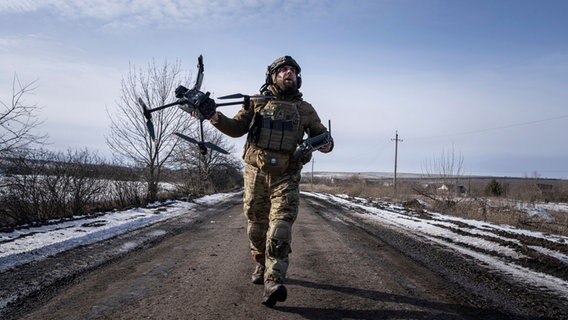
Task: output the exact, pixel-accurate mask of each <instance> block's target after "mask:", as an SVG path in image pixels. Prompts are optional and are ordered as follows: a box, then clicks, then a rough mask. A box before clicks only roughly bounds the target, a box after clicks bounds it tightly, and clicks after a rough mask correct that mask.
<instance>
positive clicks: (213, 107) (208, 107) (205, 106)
mask: <svg viewBox="0 0 568 320" xmlns="http://www.w3.org/2000/svg"><path fill="white" fill-rule="evenodd" d="M197 108H198V109H199V112H200V113H201V114H202V115H203V117H204V118H205V119H207V120H209V119H211V117H213V115H214V114H215V112H217V104H216V103H215V101H214V100H213V99H211V98H209V96H207V99H204V100H203V101H202V102H201V103H200V104H199V105H198V106H197Z"/></svg>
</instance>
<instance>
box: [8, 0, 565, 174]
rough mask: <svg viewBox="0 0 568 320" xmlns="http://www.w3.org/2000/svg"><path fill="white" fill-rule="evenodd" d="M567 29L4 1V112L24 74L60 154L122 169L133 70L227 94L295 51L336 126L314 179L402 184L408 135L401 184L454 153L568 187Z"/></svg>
mask: <svg viewBox="0 0 568 320" xmlns="http://www.w3.org/2000/svg"><path fill="white" fill-rule="evenodd" d="M566 16H568V2H566V1H538V2H537V1H432V0H414V1H410V0H408V1H380V0H378V1H276V0H272V1H260V0H258V1H254V0H248V1H188V0H186V1H173V0H172V1H150V0H146V1H110V0H108V1H65V0H45V1H25V0H20V1H17V2H16V1H10V0H0V100H2V101H6V99H8V98H9V95H10V94H11V83H12V78H13V76H14V74H15V73H17V75H18V77H19V78H20V80H21V81H23V82H29V81H33V80H35V79H37V80H38V84H39V87H38V89H37V90H36V91H35V93H34V95H33V96H30V97H28V98H27V99H28V101H30V102H34V103H37V104H38V105H40V106H41V107H42V110H41V115H42V116H43V117H44V118H45V119H46V122H45V123H44V125H43V126H42V128H41V129H42V130H44V131H45V132H47V133H48V134H49V135H50V140H51V142H52V144H51V145H50V147H51V148H53V149H57V150H66V149H67V148H84V147H87V148H89V149H90V150H93V151H97V152H99V154H101V155H104V156H110V151H109V149H108V147H107V146H106V145H105V139H104V137H105V135H108V134H109V132H110V129H109V119H108V117H107V113H106V111H105V110H106V109H107V108H108V109H112V108H116V102H117V101H118V97H119V93H120V81H121V78H122V77H123V76H125V75H126V74H127V73H128V68H129V65H130V64H135V65H137V66H145V65H146V64H147V63H149V62H150V61H152V59H155V60H156V61H158V62H162V61H164V60H165V59H167V60H168V61H175V60H180V61H181V62H182V64H183V66H184V68H186V69H188V70H190V71H194V70H195V63H196V58H197V56H198V55H199V54H203V55H204V60H205V68H206V73H205V83H204V89H205V90H208V91H211V92H212V93H213V95H214V96H221V95H225V94H230V93H234V92H243V93H255V92H256V91H257V90H258V88H259V86H260V85H261V84H262V82H263V80H264V79H263V78H264V71H265V68H266V66H267V65H268V64H270V63H271V62H272V61H273V60H274V59H275V58H276V57H278V56H282V55H284V54H288V55H292V56H293V57H294V58H296V60H298V62H299V63H300V65H301V66H302V71H303V73H302V76H303V87H302V92H303V93H304V97H305V99H306V100H307V101H309V102H311V103H312V104H313V105H314V106H315V107H316V109H317V110H318V112H319V115H320V117H321V118H322V120H323V121H325V122H327V120H328V119H331V120H332V127H333V135H334V138H335V141H336V148H335V150H334V152H333V153H331V154H328V155H323V154H316V157H315V170H319V171H348V172H362V171H387V172H388V171H392V170H393V167H394V143H393V142H392V141H391V139H392V138H394V135H395V131H396V130H398V132H399V135H400V138H401V139H403V140H404V141H403V142H402V143H400V145H399V155H398V160H399V163H398V170H399V172H412V173H424V172H425V168H424V167H425V166H426V164H427V163H428V161H431V159H433V158H438V157H440V155H441V154H442V153H443V152H446V151H447V150H450V149H452V148H453V149H454V150H455V152H456V153H460V154H461V155H462V156H463V158H464V168H463V169H464V172H465V173H466V174H474V175H506V176H525V175H528V176H532V175H533V174H534V173H535V172H537V173H538V175H540V176H543V177H556V178H568V165H567V164H566V163H568V148H567V147H566V143H565V142H564V139H565V137H566V136H567V134H566V133H567V129H566V128H567V126H566V122H567V121H568V106H567V102H568V90H567V88H568V41H567V36H566V35H567V34H568V20H567V19H566V18H565V17H566ZM222 111H223V112H224V113H226V114H228V115H233V114H234V113H236V112H237V107H228V108H225V109H223V110H222ZM243 141H244V139H242V138H241V139H232V142H234V144H235V147H236V149H237V152H236V156H239V155H240V153H241V150H242V144H243Z"/></svg>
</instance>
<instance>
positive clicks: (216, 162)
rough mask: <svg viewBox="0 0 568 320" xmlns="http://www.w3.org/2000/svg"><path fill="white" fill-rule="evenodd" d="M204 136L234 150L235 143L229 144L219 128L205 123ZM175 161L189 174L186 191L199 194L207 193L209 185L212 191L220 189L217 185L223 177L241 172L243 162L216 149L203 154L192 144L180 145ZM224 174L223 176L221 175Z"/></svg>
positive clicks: (209, 140) (216, 143)
mask: <svg viewBox="0 0 568 320" xmlns="http://www.w3.org/2000/svg"><path fill="white" fill-rule="evenodd" d="M203 130H204V138H205V140H207V141H208V142H211V143H213V144H215V145H217V146H219V147H221V148H223V149H225V150H227V151H229V152H232V151H233V150H234V146H233V145H229V143H228V142H227V140H226V138H225V136H224V135H223V134H222V133H220V132H219V131H217V130H213V129H212V128H211V127H208V126H205V124H204V128H203ZM174 158H175V162H176V164H177V166H178V167H179V168H181V169H183V170H184V171H185V172H186V174H187V176H186V178H185V179H186V181H185V188H184V189H185V190H182V191H183V192H185V193H191V192H192V191H197V193H199V194H203V193H205V191H206V189H207V188H208V187H209V188H211V189H212V191H215V192H216V191H218V190H217V187H218V186H219V185H220V184H221V180H223V178H227V177H228V176H230V174H231V173H234V172H238V173H239V174H240V169H241V162H240V161H239V160H238V159H236V158H235V157H234V156H232V155H230V154H229V155H227V154H222V153H219V152H216V151H214V150H208V151H207V154H205V155H203V154H201V153H200V152H199V149H198V148H197V147H196V146H194V145H192V144H184V145H180V146H179V148H178V150H177V151H176V152H175V156H174ZM221 175H223V177H220V176H221Z"/></svg>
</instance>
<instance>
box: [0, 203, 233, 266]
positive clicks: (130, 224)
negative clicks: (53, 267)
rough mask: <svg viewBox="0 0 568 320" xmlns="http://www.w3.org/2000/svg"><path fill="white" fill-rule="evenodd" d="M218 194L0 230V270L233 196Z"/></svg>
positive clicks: (107, 237) (169, 217) (103, 238)
mask: <svg viewBox="0 0 568 320" xmlns="http://www.w3.org/2000/svg"><path fill="white" fill-rule="evenodd" d="M236 194H237V193H221V194H215V195H210V196H205V197H202V198H198V199H195V200H194V203H191V202H182V201H170V202H166V203H154V204H151V205H149V206H148V207H147V208H133V209H130V210H125V211H115V212H109V213H106V214H104V215H97V216H96V217H88V216H86V217H84V218H78V219H74V220H70V221H65V222H61V223H57V224H51V225H46V226H40V227H31V228H25V229H20V230H17V231H13V232H7V233H5V232H0V272H3V271H6V270H8V269H10V268H13V267H15V266H17V265H21V264H24V263H28V262H30V261H34V260H39V259H43V258H45V257H48V256H51V255H54V254H57V253H59V252H63V251H65V250H69V249H71V248H74V247H77V246H81V245H86V244H91V243H95V242H98V241H102V240H105V239H109V238H112V237H114V236H117V235H119V234H122V233H125V232H128V231H131V230H135V229H138V228H141V227H145V226H148V225H151V224H154V223H157V222H160V221H163V220H167V219H171V218H173V217H177V216H179V215H182V214H185V213H187V212H188V211H189V210H191V209H193V208H194V207H195V206H196V205H198V204H199V205H210V204H215V203H218V202H221V201H223V200H225V199H228V198H230V197H233V196H235V195H236Z"/></svg>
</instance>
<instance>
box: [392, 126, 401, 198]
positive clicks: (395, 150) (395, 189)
mask: <svg viewBox="0 0 568 320" xmlns="http://www.w3.org/2000/svg"><path fill="white" fill-rule="evenodd" d="M391 141H394V177H393V185H394V193H395V194H396V191H397V187H396V164H397V161H398V142H399V141H400V142H402V139H399V138H398V130H396V135H395V138H394V139H391Z"/></svg>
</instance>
